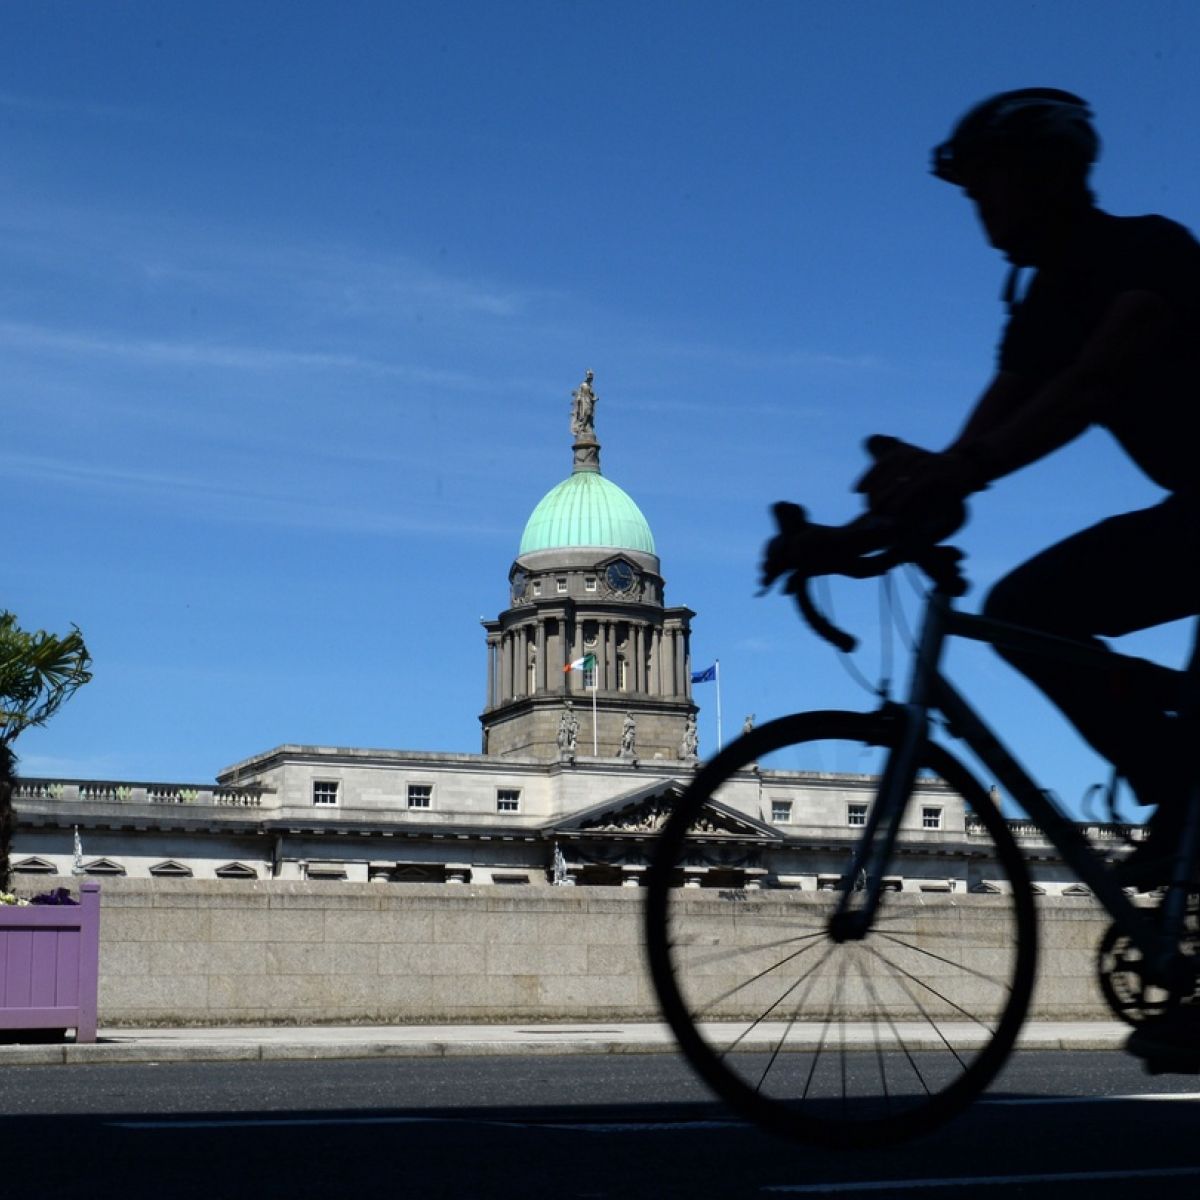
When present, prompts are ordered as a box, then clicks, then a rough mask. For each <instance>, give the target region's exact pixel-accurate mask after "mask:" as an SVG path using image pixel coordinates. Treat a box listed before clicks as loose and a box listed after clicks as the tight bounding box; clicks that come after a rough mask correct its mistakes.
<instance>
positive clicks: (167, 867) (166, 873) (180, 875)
mask: <svg viewBox="0 0 1200 1200" xmlns="http://www.w3.org/2000/svg"><path fill="white" fill-rule="evenodd" d="M150 874H151V875H155V876H157V877H159V878H160V879H190V878H191V877H192V868H191V867H188V866H185V865H184V864H183V863H181V862H176V861H175V860H174V859H173V858H169V859H167V861H166V862H160V863H155V864H154V866H152V867H151V868H150Z"/></svg>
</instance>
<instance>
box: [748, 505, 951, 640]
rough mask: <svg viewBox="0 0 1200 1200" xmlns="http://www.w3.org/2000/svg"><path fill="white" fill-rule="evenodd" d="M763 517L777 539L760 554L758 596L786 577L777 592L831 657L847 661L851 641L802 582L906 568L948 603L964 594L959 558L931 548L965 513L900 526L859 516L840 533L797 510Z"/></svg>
mask: <svg viewBox="0 0 1200 1200" xmlns="http://www.w3.org/2000/svg"><path fill="white" fill-rule="evenodd" d="M771 511H772V513H773V515H774V517H775V524H776V526H777V527H778V530H779V532H778V533H777V534H776V535H775V537H773V538H772V539H771V540H770V541H769V542H768V543H767V546H766V549H765V551H764V554H763V562H762V576H761V580H762V592H766V591H767V590H768V589H769V588H770V587H771V585H772V584H774V583H775V582H776V580H778V579H780V578H781V577H783V576H786V577H787V582H786V583H785V584H784V588H783V590H784V591H785V592H788V593H790V594H791V595H793V596H794V597H795V598H796V603H797V605H798V606H799V608H800V615H801V616H802V617H803V618H804V620H805V622H806V624H807V625H808V626H809V628H810V629H812V631H813V632H814V633H815V634H816V635H817V636H818V637H821V638H823V639H824V640H825V641H827V642H830V643H831V644H832V645H834V646H836V647H837V648H838V649H839V650H842V651H844V652H847V653H848V652H849V651H851V650H853V649H854V648H855V646H857V645H858V641H857V639H856V638H855V637H853V636H852V635H851V634H849V633H847V632H846V631H845V630H843V629H839V628H838V627H837V626H836V625H835V624H834V623H833V622H832V621H831V620H830V619H829V618H828V617H826V616H825V614H824V613H822V612H821V610H820V609H819V608H818V607H817V606H816V604H814V603H813V599H812V596H811V595H810V593H809V581H810V580H812V579H815V578H817V577H818V576H822V575H844V576H847V577H849V578H851V579H871V578H874V577H875V576H879V575H885V574H887V572H888V571H890V570H892V568H893V567H897V566H899V565H900V564H901V563H906V562H908V563H912V564H913V565H914V566H915V567H917V568H918V569H919V570H920V571H921V572H922V573H923V574H925V575H926V576H927V577H928V578H929V580H930V582H932V584H933V585H934V587H935V588H936V589H937V590H938V591H941V592H943V593H944V594H946V595H948V596H961V595H963V594H964V593H965V592H966V590H967V587H968V584H967V580H966V577H965V576H964V575H963V572H962V569H961V566H960V564H961V562H962V558H963V554H962V551H961V550H957V549H955V547H953V546H943V545H939V544H938V543H939V542H940V541H941V540H942V538H945V537H948V536H949V535H950V534H951V533H953V532H954V530H955V529H957V528H958V527H959V526H960V525H961V524H962V522H963V519H964V516H965V512H964V510H963V508H962V507H961V505H960V506H958V508H957V510H955V508H954V506H941V507H940V510H939V511H937V512H930V513H928V514H921V515H920V516H918V517H917V518H916V519H911V520H905V521H904V522H903V523H902V522H900V521H898V520H897V519H895V518H894V517H883V516H878V515H875V514H872V513H866V514H864V515H863V516H861V517H857V518H856V519H855V520H853V521H850V522H848V523H847V524H845V525H817V524H815V523H814V522H812V521H810V520H809V519H808V514H807V513H806V512H805V510H804V509H803V508H801V507H800V506H799V505H798V504H791V503H789V502H787V501H780V502H779V503H778V504H775V505H773V506H772V509H771ZM762 592H760V595H761V594H762Z"/></svg>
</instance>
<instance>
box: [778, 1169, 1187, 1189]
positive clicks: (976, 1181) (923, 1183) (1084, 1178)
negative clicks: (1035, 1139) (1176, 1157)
mask: <svg viewBox="0 0 1200 1200" xmlns="http://www.w3.org/2000/svg"><path fill="white" fill-rule="evenodd" d="M1191 1175H1200V1167H1150V1168H1146V1167H1142V1168H1136V1167H1135V1168H1131V1169H1130V1170H1127V1171H1050V1172H1047V1173H1046V1174H1044V1175H963V1176H961V1177H959V1178H956V1179H869V1180H861V1181H855V1182H852V1183H795V1184H787V1183H780V1184H771V1185H768V1186H766V1187H763V1188H760V1189H759V1191H760V1192H771V1193H780V1194H786V1195H789V1196H844V1195H847V1194H849V1193H858V1194H860V1195H861V1194H863V1193H866V1192H882V1193H883V1194H884V1195H888V1196H895V1195H898V1194H899V1193H901V1192H921V1191H928V1190H931V1189H933V1188H951V1187H953V1188H968V1187H1014V1186H1018V1185H1023V1184H1027V1183H1104V1182H1107V1181H1109V1180H1114V1179H1138V1180H1142V1179H1181V1178H1186V1177H1187V1176H1191Z"/></svg>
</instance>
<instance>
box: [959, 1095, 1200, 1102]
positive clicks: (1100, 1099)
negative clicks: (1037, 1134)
mask: <svg viewBox="0 0 1200 1200" xmlns="http://www.w3.org/2000/svg"><path fill="white" fill-rule="evenodd" d="M1126 1100H1200V1092H1137V1093H1135V1094H1134V1095H1131V1096H981V1097H980V1098H979V1099H978V1100H976V1101H975V1103H976V1104H1118V1103H1121V1102H1123V1101H1126Z"/></svg>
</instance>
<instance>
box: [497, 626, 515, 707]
mask: <svg viewBox="0 0 1200 1200" xmlns="http://www.w3.org/2000/svg"><path fill="white" fill-rule="evenodd" d="M509 642H510V638H509V635H508V634H507V633H502V634H501V635H500V703H501V704H505V703H507V702H508V701H509V700H511V699H512V648H511V646H510V645H509Z"/></svg>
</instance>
